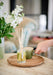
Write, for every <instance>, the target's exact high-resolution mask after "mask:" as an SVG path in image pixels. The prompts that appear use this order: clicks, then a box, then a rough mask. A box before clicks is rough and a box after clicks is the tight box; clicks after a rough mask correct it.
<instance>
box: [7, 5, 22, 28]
mask: <svg viewBox="0 0 53 75" xmlns="http://www.w3.org/2000/svg"><path fill="white" fill-rule="evenodd" d="M21 11H23V7H22V6H18V5H16V9H14V10H13V11H12V14H11V15H8V16H7V18H6V22H7V23H11V26H13V28H15V27H16V26H17V24H20V23H21V22H22V20H23V15H22V14H20V12H21Z"/></svg>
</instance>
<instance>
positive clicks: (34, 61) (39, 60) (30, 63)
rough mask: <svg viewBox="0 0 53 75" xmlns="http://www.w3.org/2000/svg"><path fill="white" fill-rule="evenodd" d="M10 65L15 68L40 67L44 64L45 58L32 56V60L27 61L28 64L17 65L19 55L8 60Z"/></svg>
mask: <svg viewBox="0 0 53 75" xmlns="http://www.w3.org/2000/svg"><path fill="white" fill-rule="evenodd" d="M7 61H8V63H9V64H11V65H13V66H18V67H33V66H37V65H40V64H42V63H43V62H44V59H43V57H41V56H38V55H35V56H32V59H27V60H26V63H21V64H20V63H17V55H14V56H10V57H9V58H8V59H7Z"/></svg>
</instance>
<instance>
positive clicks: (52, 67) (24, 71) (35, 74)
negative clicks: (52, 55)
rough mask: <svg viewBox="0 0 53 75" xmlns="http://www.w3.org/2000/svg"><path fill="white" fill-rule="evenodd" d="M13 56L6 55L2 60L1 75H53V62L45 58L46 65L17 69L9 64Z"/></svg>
mask: <svg viewBox="0 0 53 75" xmlns="http://www.w3.org/2000/svg"><path fill="white" fill-rule="evenodd" d="M12 55H15V53H14V54H13V53H12V54H5V58H4V59H3V60H0V75H53V60H50V59H48V58H45V57H44V63H43V64H41V65H39V66H35V67H30V68H22V67H15V66H12V65H10V64H8V62H7V58H8V57H9V56H12Z"/></svg>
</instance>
